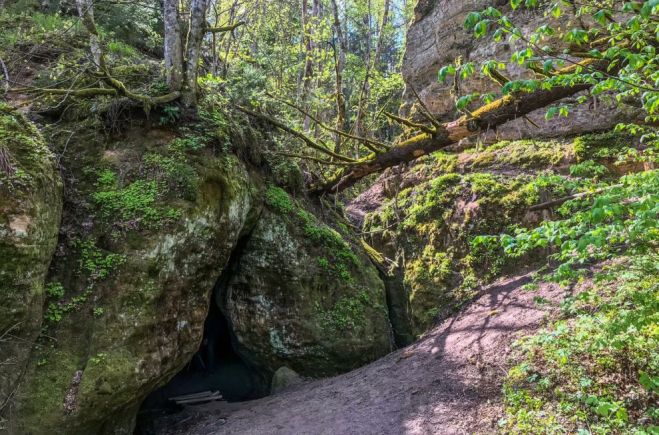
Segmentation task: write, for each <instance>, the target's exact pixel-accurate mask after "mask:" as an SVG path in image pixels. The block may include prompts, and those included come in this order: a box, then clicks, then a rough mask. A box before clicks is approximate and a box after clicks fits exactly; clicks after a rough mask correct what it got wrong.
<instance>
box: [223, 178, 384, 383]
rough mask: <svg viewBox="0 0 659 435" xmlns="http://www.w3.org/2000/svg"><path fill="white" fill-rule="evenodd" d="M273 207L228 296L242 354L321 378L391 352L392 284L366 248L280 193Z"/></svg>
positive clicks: (275, 192) (262, 365)
mask: <svg viewBox="0 0 659 435" xmlns="http://www.w3.org/2000/svg"><path fill="white" fill-rule="evenodd" d="M266 203H267V204H268V207H267V209H266V210H264V212H263V214H262V216H261V218H260V219H259V222H258V224H257V225H256V227H255V228H254V230H253V231H252V233H251V235H250V237H249V239H248V240H247V241H246V243H245V245H244V246H243V248H242V251H241V252H242V253H241V254H240V256H239V257H238V259H237V262H236V265H235V269H234V270H232V272H231V277H230V279H229V282H228V284H227V287H226V289H225V290H224V291H223V293H222V294H220V299H221V300H220V305H221V306H222V307H223V310H224V311H225V313H226V315H227V318H228V319H229V321H230V323H231V326H232V329H233V331H234V332H235V339H236V340H235V342H236V344H237V346H238V351H239V353H240V354H241V355H242V356H243V357H244V358H245V359H246V360H247V361H250V362H251V363H252V364H254V365H255V366H256V367H257V368H259V369H261V370H262V371H264V372H266V373H269V374H272V373H274V372H275V371H276V370H277V369H278V368H279V367H281V366H288V367H290V368H292V369H293V370H295V371H296V372H298V373H300V374H302V375H304V376H309V377H319V376H327V375H333V374H336V373H341V372H344V371H347V370H350V369H352V368H355V367H359V366H361V365H363V364H365V363H368V362H370V361H372V360H374V359H376V358H378V357H380V356H382V355H384V354H386V353H387V352H389V351H390V350H391V330H390V326H389V320H388V316H387V309H386V300H385V290H384V284H383V282H382V281H381V280H380V278H379V276H378V272H377V270H376V269H375V267H374V266H373V265H372V264H371V263H370V261H369V259H368V258H367V257H366V255H365V254H364V253H363V251H362V250H361V248H360V247H358V246H357V245H356V244H353V243H352V242H351V241H350V240H349V239H347V238H346V237H345V234H341V233H340V232H339V231H337V230H336V229H334V228H332V227H330V226H328V225H327V224H325V223H323V222H322V221H321V220H320V219H318V218H317V217H316V216H315V215H314V214H313V213H311V212H309V211H308V210H307V209H306V208H304V206H303V205H301V204H302V203H300V202H298V201H296V200H293V199H292V198H290V197H289V196H288V194H287V193H286V192H284V191H283V190H281V189H279V188H276V187H271V188H269V189H268V190H267V192H266ZM337 228H339V229H340V227H339V226H337Z"/></svg>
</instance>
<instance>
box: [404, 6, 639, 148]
mask: <svg viewBox="0 0 659 435" xmlns="http://www.w3.org/2000/svg"><path fill="white" fill-rule="evenodd" d="M491 5H495V6H497V7H499V8H500V9H501V10H503V11H504V13H506V14H507V15H508V16H509V17H510V18H511V20H512V21H513V23H515V24H516V25H518V26H520V27H521V28H522V30H523V31H524V32H529V31H531V30H532V29H535V28H536V27H538V26H540V25H542V24H544V23H545V22H546V20H547V17H545V16H544V13H543V11H542V10H537V11H528V10H524V9H519V10H516V11H512V10H511V9H510V8H509V6H507V5H508V2H507V1H505V0H466V1H462V0H422V1H419V3H418V4H417V7H416V9H415V18H414V21H413V23H412V25H411V27H410V29H409V31H408V33H407V47H406V52H405V57H404V59H403V70H402V73H403V77H404V79H405V81H406V83H408V89H407V90H406V93H405V100H406V104H404V106H403V109H402V111H403V112H405V113H407V112H410V111H412V112H413V111H414V110H413V109H412V107H411V106H412V105H414V104H415V102H416V98H415V97H414V95H413V93H412V92H411V91H410V90H409V86H413V87H414V89H415V90H416V91H417V92H418V93H419V95H420V96H421V98H422V100H423V102H424V103H425V104H426V105H427V106H428V108H429V109H430V110H431V112H433V114H435V115H436V116H437V117H438V118H439V119H441V120H444V121H446V120H450V119H453V118H455V117H456V116H457V115H458V114H457V113H456V111H455V97H454V96H453V95H451V90H452V83H450V80H449V82H448V83H439V81H438V79H437V73H438V71H439V69H440V68H441V67H442V66H444V65H449V64H451V63H453V61H454V60H455V59H457V58H459V57H460V58H461V59H462V61H463V62H476V63H479V62H483V61H485V60H489V59H498V60H503V61H506V60H509V59H510V55H511V54H512V52H513V51H514V50H516V49H518V48H519V47H515V46H514V45H511V44H510V43H508V42H507V41H505V40H504V41H501V42H495V41H494V40H493V39H491V38H489V37H485V38H482V39H475V38H474V36H473V34H471V33H470V32H469V31H467V30H466V29H465V28H464V20H465V18H466V17H467V14H468V13H469V12H471V11H476V10H482V9H484V8H486V7H488V6H491ZM574 20H575V18H574V16H573V15H570V11H569V10H567V11H565V15H564V17H563V18H562V22H563V23H562V24H563V26H564V27H566V26H571V25H572V24H573V23H572V22H573V21H574ZM523 74H525V71H524V70H523V69H521V68H520V67H519V66H516V65H512V66H510V65H509V66H508V69H507V71H506V75H507V76H508V77H510V78H513V79H515V78H520V77H522V76H523ZM498 87H499V86H498V85H497V84H495V83H494V82H492V81H491V80H490V79H488V78H484V77H479V76H478V75H474V76H472V77H470V78H469V79H467V80H466V81H464V82H462V83H461V85H460V94H461V95H465V94H468V93H472V92H480V93H486V92H495V91H496V90H497V89H498ZM570 101H572V102H574V101H575V100H574V99H573V100H570ZM570 101H565V103H569V102H570ZM635 115H636V111H635V110H634V109H632V108H631V107H629V108H622V109H619V110H615V111H613V110H610V108H609V107H607V106H606V104H605V103H603V102H601V101H595V100H592V99H591V100H590V101H589V102H587V103H586V104H583V105H578V106H575V108H574V110H573V111H572V113H571V114H570V116H569V117H568V118H560V119H553V120H550V121H546V120H545V111H544V110H542V109H541V110H537V111H535V112H533V113H531V114H530V115H529V116H528V118H529V119H531V120H532V121H533V123H535V124H536V125H538V126H539V127H540V128H539V129H538V128H537V127H536V126H534V125H533V124H532V123H530V122H528V121H527V120H524V119H519V120H516V121H512V122H509V123H508V124H506V125H504V126H502V127H499V128H498V129H497V132H496V133H497V135H498V138H499V139H509V140H514V139H521V138H528V137H559V136H565V135H576V134H581V133H585V132H591V131H600V130H607V129H610V128H611V127H612V126H614V125H615V124H616V123H618V122H621V121H623V120H624V119H628V118H629V117H634V116H635ZM488 136H489V137H491V138H494V136H495V134H494V133H492V134H490V135H488Z"/></svg>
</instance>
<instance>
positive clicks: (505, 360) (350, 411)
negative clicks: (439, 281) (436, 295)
mask: <svg viewBox="0 0 659 435" xmlns="http://www.w3.org/2000/svg"><path fill="white" fill-rule="evenodd" d="M531 277H532V274H530V273H529V274H524V275H518V276H513V277H509V278H505V279H501V280H499V281H497V282H496V283H494V284H492V285H490V286H488V287H486V288H485V289H484V290H483V292H482V293H481V296H480V297H479V298H477V299H476V300H475V301H474V302H473V303H471V304H470V305H468V306H467V307H466V308H465V309H464V310H463V311H462V312H460V313H458V314H456V315H455V316H453V317H451V318H448V319H446V320H445V321H444V322H442V323H441V324H440V325H439V326H437V327H436V328H435V329H433V330H431V331H430V332H428V333H427V334H426V335H425V336H424V337H422V338H421V339H420V340H419V341H417V342H416V343H414V344H412V345H410V346H408V347H406V348H404V349H400V350H398V351H396V352H393V353H391V354H389V355H387V356H386V357H384V358H381V359H380V360H377V361H375V362H373V363H371V364H369V365H367V366H365V367H362V368H359V369H357V370H354V371H352V372H349V373H346V374H343V375H340V376H336V377H333V378H328V379H321V380H317V381H310V382H307V383H304V384H301V385H296V386H294V387H291V389H289V390H286V391H284V392H281V393H279V394H276V395H273V396H269V397H265V398H263V399H259V400H254V401H249V402H241V403H226V402H215V403H212V404H207V405H204V406H198V407H191V408H188V409H186V410H185V411H183V412H182V413H179V414H177V415H176V416H175V417H176V418H175V420H173V419H166V421H162V422H160V424H158V426H160V427H161V428H162V429H161V430H160V432H159V433H163V434H170V435H174V434H176V435H178V434H199V435H201V434H204V435H205V434H225V433H226V434H258V435H260V434H264V435H265V434H268V435H270V434H296V435H297V434H314V435H316V434H333V435H337V434H466V433H469V434H474V433H493V432H495V431H496V428H497V420H498V419H499V417H500V416H501V415H502V409H501V386H502V380H503V377H504V375H505V373H506V371H507V367H508V364H509V359H510V358H509V356H510V354H511V345H512V343H513V342H514V341H515V339H516V338H518V337H520V336H521V335H527V334H529V333H531V332H533V331H535V330H536V329H538V328H539V327H540V326H541V325H543V324H544V323H545V321H546V320H547V318H548V317H549V316H552V314H553V313H556V310H557V308H558V305H559V303H560V301H561V300H562V299H563V297H564V296H565V294H566V291H570V292H575V291H578V290H576V289H571V290H566V289H565V288H560V287H559V286H558V285H556V284H551V283H541V284H540V285H539V287H538V288H535V287H534V290H533V291H528V290H526V289H525V288H524V287H523V286H524V284H526V283H529V282H530V281H531ZM582 285H583V284H582ZM580 287H581V286H580Z"/></svg>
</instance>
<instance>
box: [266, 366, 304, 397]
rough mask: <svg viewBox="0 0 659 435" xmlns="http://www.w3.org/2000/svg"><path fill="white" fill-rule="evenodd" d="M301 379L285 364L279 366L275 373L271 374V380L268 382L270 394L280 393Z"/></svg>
mask: <svg viewBox="0 0 659 435" xmlns="http://www.w3.org/2000/svg"><path fill="white" fill-rule="evenodd" d="M303 381H304V379H303V378H302V377H301V376H300V375H298V374H297V373H296V372H295V371H294V370H291V369H289V368H288V367H286V366H282V367H279V368H278V369H277V371H276V372H275V374H274V375H272V382H271V383H270V394H277V393H280V392H282V391H284V390H286V389H288V388H290V387H292V386H293V385H297V384H299V383H301V382H303Z"/></svg>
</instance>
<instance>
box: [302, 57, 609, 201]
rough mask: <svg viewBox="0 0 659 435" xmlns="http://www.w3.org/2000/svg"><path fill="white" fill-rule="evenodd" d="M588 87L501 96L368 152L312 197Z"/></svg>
mask: <svg viewBox="0 0 659 435" xmlns="http://www.w3.org/2000/svg"><path fill="white" fill-rule="evenodd" d="M607 66H608V62H607V61H595V60H590V59H589V60H586V61H583V62H580V63H579V64H576V65H574V66H572V67H569V68H565V69H564V70H563V71H561V72H562V73H564V74H570V73H573V72H574V71H575V70H576V69H577V68H584V67H587V68H589V69H591V70H596V71H605V70H606V68H607ZM590 87H591V84H588V83H579V84H575V85H572V86H556V87H553V88H551V89H540V90H537V91H535V92H530V93H519V94H515V95H506V96H503V97H501V98H499V99H498V100H496V101H493V102H491V103H489V104H486V105H484V106H482V107H480V108H479V109H477V110H475V111H474V112H472V113H471V114H470V115H465V116H462V117H461V118H459V119H457V120H455V121H451V122H448V123H443V124H441V125H439V126H437V127H436V128H435V129H434V131H433V132H432V133H430V132H427V131H424V132H422V133H420V134H418V135H416V136H413V137H411V138H409V139H406V140H404V141H402V142H400V143H399V144H397V145H396V146H394V147H392V148H391V149H390V150H389V151H386V152H383V153H372V154H370V155H369V156H367V157H365V158H363V159H361V160H360V161H359V162H357V163H355V164H353V165H351V166H347V167H345V168H341V169H339V170H338V171H337V172H336V173H335V174H334V176H332V177H331V178H330V179H329V180H328V181H327V182H325V183H324V184H322V185H318V186H315V187H313V188H312V192H313V193H315V194H322V193H338V192H341V191H342V190H344V189H346V188H348V187H350V186H352V185H354V184H355V183H356V182H357V181H359V180H361V179H362V178H364V177H366V176H367V175H370V174H373V173H376V172H380V171H382V170H384V169H386V168H389V167H392V166H396V165H398V164H400V163H406V162H410V161H412V160H415V159H417V158H419V157H421V156H424V155H427V154H430V153H432V152H434V151H438V150H440V149H443V148H446V147H448V146H451V145H453V144H455V143H456V142H458V141H460V140H461V139H465V138H468V137H470V136H474V135H477V134H479V133H481V132H483V131H485V130H488V129H493V128H496V127H497V126H500V125H503V124H505V123H506V122H508V121H511V120H513V119H516V118H521V117H523V116H525V115H527V114H529V113H531V112H533V111H534V110H537V109H541V108H543V107H547V106H549V105H550V104H552V103H554V102H556V101H559V100H561V99H563V98H566V97H569V96H571V95H574V94H576V93H578V92H581V91H584V90H587V89H589V88H590Z"/></svg>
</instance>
